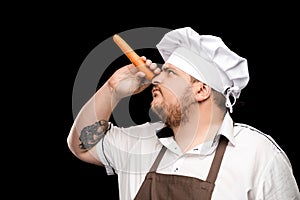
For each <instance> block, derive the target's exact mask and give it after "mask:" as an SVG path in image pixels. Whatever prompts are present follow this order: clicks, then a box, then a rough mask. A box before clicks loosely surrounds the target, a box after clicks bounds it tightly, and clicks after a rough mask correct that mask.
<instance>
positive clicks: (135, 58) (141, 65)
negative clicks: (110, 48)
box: [113, 34, 154, 80]
mask: <svg viewBox="0 0 300 200" xmlns="http://www.w3.org/2000/svg"><path fill="white" fill-rule="evenodd" d="M113 40H114V42H115V43H116V44H117V45H118V46H119V47H120V49H121V50H122V51H123V53H124V54H125V55H126V56H127V58H129V60H130V61H131V62H132V63H133V64H134V66H136V67H137V68H138V70H140V71H142V72H144V73H145V75H146V79H148V80H151V79H152V78H153V77H154V73H153V72H152V71H151V70H150V69H149V68H148V67H147V66H146V64H145V62H144V61H143V60H142V58H141V57H140V56H139V55H137V54H136V52H135V51H134V50H133V49H132V48H131V47H130V46H129V45H128V44H127V43H126V42H125V40H123V39H122V38H121V37H120V36H119V35H117V34H115V35H114V36H113Z"/></svg>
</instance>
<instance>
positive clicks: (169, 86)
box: [164, 79, 190, 102]
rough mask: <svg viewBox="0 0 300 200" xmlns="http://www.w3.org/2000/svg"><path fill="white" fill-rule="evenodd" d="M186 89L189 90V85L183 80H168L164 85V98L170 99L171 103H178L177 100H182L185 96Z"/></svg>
mask: <svg viewBox="0 0 300 200" xmlns="http://www.w3.org/2000/svg"><path fill="white" fill-rule="evenodd" d="M188 88H190V84H188V83H187V82H186V80H184V79H175V80H169V81H168V82H166V83H165V84H164V91H165V92H164V96H165V97H166V98H167V97H168V98H171V99H172V101H173V102H175V101H176V102H178V99H182V97H183V96H184V95H186V91H187V89H188Z"/></svg>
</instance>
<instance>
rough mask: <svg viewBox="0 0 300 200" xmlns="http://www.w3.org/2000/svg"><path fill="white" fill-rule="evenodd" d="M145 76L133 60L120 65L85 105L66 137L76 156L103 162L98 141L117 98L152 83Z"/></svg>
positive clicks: (153, 69)
mask: <svg viewBox="0 0 300 200" xmlns="http://www.w3.org/2000/svg"><path fill="white" fill-rule="evenodd" d="M142 58H143V59H144V61H145V63H146V65H147V66H148V67H149V68H150V69H151V70H152V71H153V72H154V73H155V74H159V73H160V69H159V68H157V65H156V64H155V63H152V61H151V60H146V58H145V57H142ZM144 77H145V74H144V73H143V72H140V71H139V70H138V69H137V68H136V67H135V66H134V65H133V64H129V65H126V66H124V67H122V68H120V69H118V70H117V71H116V72H115V73H114V74H113V75H112V76H111V77H110V78H109V79H108V80H107V82H106V83H105V84H104V85H103V86H102V87H101V88H100V89H99V90H98V91H97V92H96V93H95V94H94V95H93V96H92V98H91V99H90V100H89V101H88V102H87V103H86V104H85V105H84V106H83V107H82V109H81V110H80V111H79V113H78V115H77V116H76V119H75V120H74V123H73V125H72V128H71V130H70V133H69V135H68V138H67V143H68V147H69V149H70V150H71V152H72V153H73V154H74V155H75V156H76V157H77V158H79V159H80V160H82V161H85V162H88V163H92V164H96V165H101V166H103V164H102V163H101V161H100V160H99V158H98V157H97V153H96V150H95V145H96V144H97V143H98V142H99V141H100V139H101V138H102V136H103V133H104V132H105V131H106V129H107V125H108V120H109V118H110V116H111V113H112V111H113V109H114V108H115V107H116V105H117V104H118V102H119V101H120V100H121V99H122V98H124V97H126V96H130V95H133V94H136V93H139V92H141V91H143V90H144V89H145V88H147V87H148V86H149V85H150V84H151V81H145V78H144Z"/></svg>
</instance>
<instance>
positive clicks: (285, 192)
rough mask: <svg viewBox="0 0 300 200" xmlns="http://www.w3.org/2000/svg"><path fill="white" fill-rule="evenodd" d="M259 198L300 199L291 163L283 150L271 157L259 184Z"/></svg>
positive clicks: (275, 199) (260, 199) (259, 199)
mask: <svg viewBox="0 0 300 200" xmlns="http://www.w3.org/2000/svg"><path fill="white" fill-rule="evenodd" d="M258 188H259V190H258V193H257V194H258V195H257V198H256V199H258V200H268V199H270V200H283V199H289V200H300V193H299V188H298V186H297V182H296V180H295V177H294V176H293V171H292V167H291V164H290V162H289V160H288V158H287V157H286V155H285V153H284V152H283V151H278V153H277V154H275V155H274V157H273V159H270V161H269V163H268V165H267V166H266V168H265V170H264V172H263V173H262V175H261V177H260V181H259V184H258Z"/></svg>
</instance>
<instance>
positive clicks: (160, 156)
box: [150, 146, 167, 172]
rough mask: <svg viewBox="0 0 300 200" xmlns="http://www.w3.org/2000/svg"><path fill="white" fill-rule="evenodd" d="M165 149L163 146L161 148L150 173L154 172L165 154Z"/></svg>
mask: <svg viewBox="0 0 300 200" xmlns="http://www.w3.org/2000/svg"><path fill="white" fill-rule="evenodd" d="M166 150H167V148H166V147H165V146H162V148H161V150H160V152H159V154H158V156H157V158H156V160H155V162H154V163H153V165H152V167H151V168H150V172H155V171H156V169H157V167H158V165H159V163H160V160H161V159H162V157H163V155H164V154H165V152H166Z"/></svg>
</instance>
